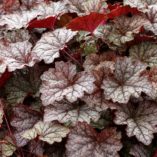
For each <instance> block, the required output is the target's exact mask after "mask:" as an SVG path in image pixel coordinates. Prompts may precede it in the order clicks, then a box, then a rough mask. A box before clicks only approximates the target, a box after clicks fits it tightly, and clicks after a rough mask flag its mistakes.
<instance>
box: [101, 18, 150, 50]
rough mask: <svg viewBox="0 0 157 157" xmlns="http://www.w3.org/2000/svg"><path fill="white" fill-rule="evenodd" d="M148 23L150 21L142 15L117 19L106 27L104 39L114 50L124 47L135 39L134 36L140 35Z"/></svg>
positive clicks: (103, 33) (103, 34)
mask: <svg viewBox="0 0 157 157" xmlns="http://www.w3.org/2000/svg"><path fill="white" fill-rule="evenodd" d="M147 23H148V20H147V19H146V18H145V17H143V16H140V15H133V16H132V17H127V16H120V17H117V18H115V19H114V21H113V23H109V24H107V25H106V26H105V27H104V29H103V32H102V39H103V40H104V41H105V42H106V43H107V44H108V45H109V46H110V47H111V48H112V49H116V47H124V45H125V44H126V43H127V42H129V41H132V40H133V39H134V36H135V35H136V34H138V33H139V32H140V30H141V28H142V27H143V26H144V25H146V24H147ZM114 47H115V48H114Z"/></svg>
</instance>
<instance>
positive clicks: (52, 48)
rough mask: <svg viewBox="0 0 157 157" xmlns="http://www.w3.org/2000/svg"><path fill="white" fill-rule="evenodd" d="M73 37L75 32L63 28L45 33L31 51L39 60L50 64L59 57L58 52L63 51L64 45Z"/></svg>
mask: <svg viewBox="0 0 157 157" xmlns="http://www.w3.org/2000/svg"><path fill="white" fill-rule="evenodd" d="M75 35H76V32H72V31H71V30H68V29H65V28H60V29H56V30H54V31H52V32H48V33H45V34H44V35H43V36H42V37H41V39H40V40H39V41H38V42H37V43H36V45H35V47H34V48H33V50H32V51H33V52H34V53H36V55H37V56H38V57H39V59H40V60H42V59H43V60H44V61H45V63H52V62H53V61H54V59H55V58H58V57H59V51H60V50H62V49H64V47H66V43H67V42H69V41H70V40H71V39H72V38H73V37H74V36H75Z"/></svg>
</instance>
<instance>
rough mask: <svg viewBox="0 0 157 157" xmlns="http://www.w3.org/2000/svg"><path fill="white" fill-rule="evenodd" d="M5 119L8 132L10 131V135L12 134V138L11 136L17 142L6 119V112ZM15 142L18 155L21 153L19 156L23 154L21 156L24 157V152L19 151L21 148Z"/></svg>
mask: <svg viewBox="0 0 157 157" xmlns="http://www.w3.org/2000/svg"><path fill="white" fill-rule="evenodd" d="M4 119H5V122H6V125H7V128H8V130H9V134H10V136H11V137H12V138H13V139H14V140H15V138H14V135H13V133H12V131H11V128H10V125H9V122H8V120H7V117H6V114H5V112H4ZM14 140H13V143H14V145H15V146H16V148H17V151H18V153H19V154H21V155H22V157H24V155H23V152H22V151H20V150H19V147H17V145H16V142H15V141H14Z"/></svg>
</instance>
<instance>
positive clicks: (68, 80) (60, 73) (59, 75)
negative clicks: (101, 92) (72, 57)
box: [40, 61, 95, 106]
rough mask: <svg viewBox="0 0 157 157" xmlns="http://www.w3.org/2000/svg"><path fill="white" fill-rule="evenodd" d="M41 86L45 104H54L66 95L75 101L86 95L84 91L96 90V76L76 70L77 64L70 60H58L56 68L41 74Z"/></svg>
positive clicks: (42, 98) (69, 99) (71, 100)
mask: <svg viewBox="0 0 157 157" xmlns="http://www.w3.org/2000/svg"><path fill="white" fill-rule="evenodd" d="M41 80H42V85H41V88H40V93H41V94H42V95H41V100H42V102H43V105H45V106H46V105H49V104H53V103H54V102H55V101H61V100H63V98H64V97H65V98H66V99H67V100H68V101H70V102H74V101H76V100H77V99H78V98H81V97H83V96H84V92H86V93H89V94H90V93H92V92H93V90H94V87H95V86H94V81H95V79H94V77H93V76H92V75H91V74H89V73H87V72H85V71H83V72H79V73H77V72H76V65H74V64H72V63H70V62H63V61H61V62H56V63H55V68H50V69H49V70H48V71H46V72H44V74H43V75H42V76H41Z"/></svg>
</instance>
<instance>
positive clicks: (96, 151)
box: [66, 123, 122, 157]
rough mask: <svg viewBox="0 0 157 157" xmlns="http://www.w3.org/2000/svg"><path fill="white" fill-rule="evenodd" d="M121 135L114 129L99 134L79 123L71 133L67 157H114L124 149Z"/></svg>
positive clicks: (85, 124)
mask: <svg viewBox="0 0 157 157" xmlns="http://www.w3.org/2000/svg"><path fill="white" fill-rule="evenodd" d="M120 139H121V134H120V133H118V132H116V129H114V128H108V129H105V130H103V131H102V132H101V133H97V132H96V131H95V130H94V129H93V128H92V127H91V126H90V125H88V124H87V123H78V124H77V126H76V127H75V128H74V129H73V130H72V131H71V132H70V134H69V136H68V141H67V144H66V149H67V150H66V155H67V157H88V156H91V157H98V156H100V157H101V156H104V157H114V156H117V157H118V156H119V155H118V151H119V150H120V149H121V148H122V144H121V142H120Z"/></svg>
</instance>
